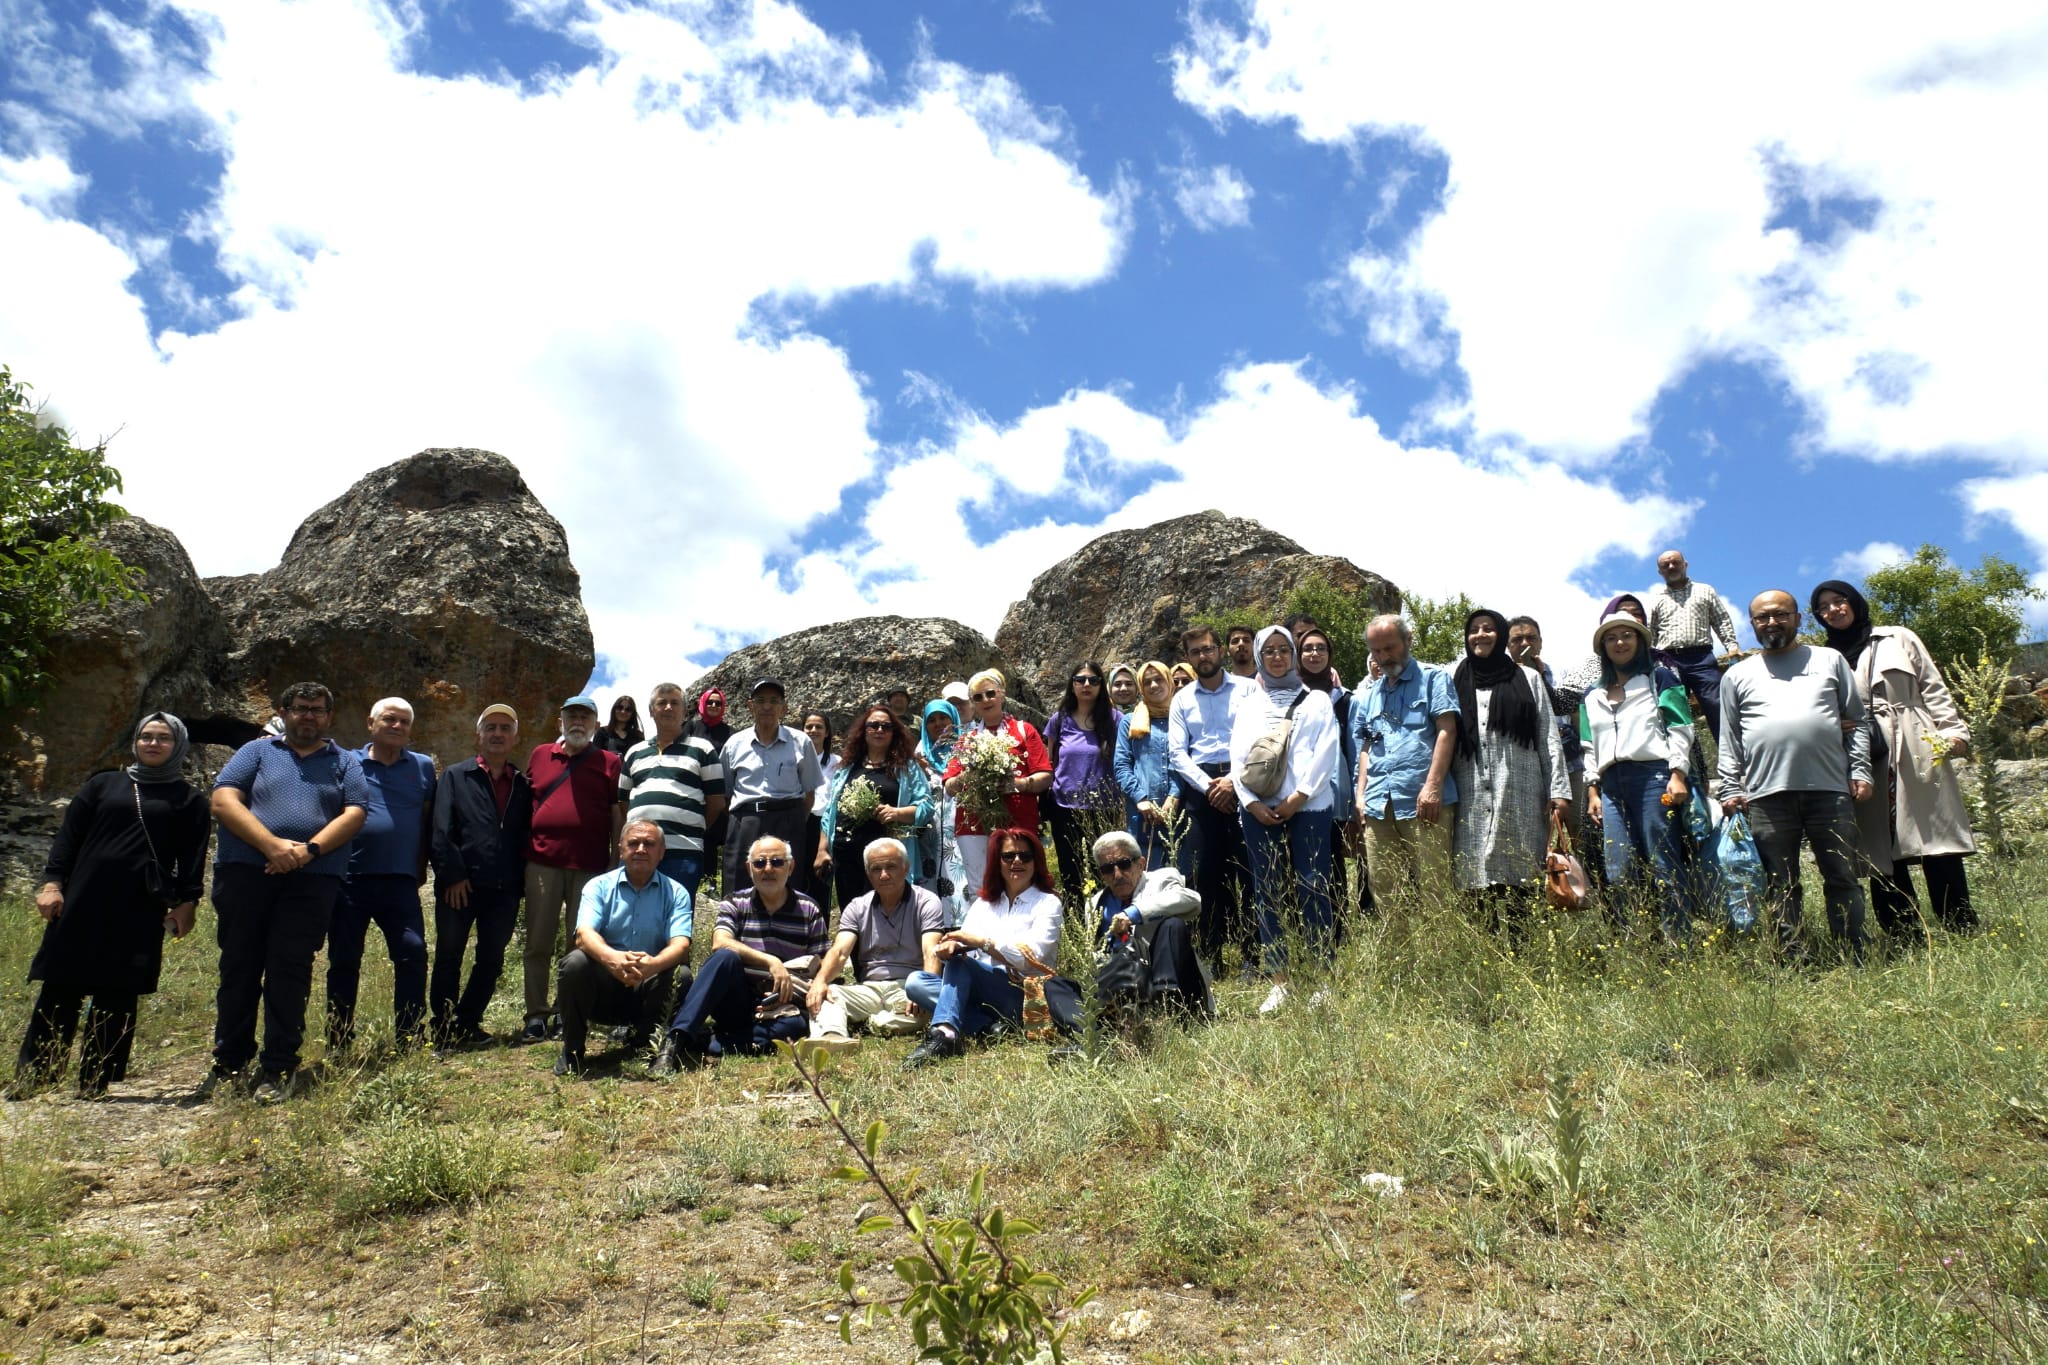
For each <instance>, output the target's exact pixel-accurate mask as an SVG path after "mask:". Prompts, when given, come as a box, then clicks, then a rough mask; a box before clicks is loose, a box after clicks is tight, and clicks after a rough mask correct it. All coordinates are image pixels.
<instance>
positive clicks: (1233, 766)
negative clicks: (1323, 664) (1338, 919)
mask: <svg viewBox="0 0 2048 1365" xmlns="http://www.w3.org/2000/svg"><path fill="white" fill-rule="evenodd" d="M1252 657H1253V658H1255V659H1257V660H1258V664H1259V671H1258V675H1257V677H1256V679H1255V685H1254V686H1250V687H1245V688H1242V689H1240V690H1239V692H1238V696H1237V701H1236V703H1235V709H1234V710H1233V712H1232V715H1231V723H1230V780H1231V782H1232V784H1233V785H1234V786H1235V787H1236V788H1237V799H1238V803H1239V811H1238V818H1239V820H1240V821H1241V823H1242V825H1243V827H1244V843H1245V859H1246V861H1247V862H1249V863H1250V864H1251V873H1252V898H1253V900H1254V901H1255V902H1257V904H1258V907H1259V942H1260V944H1261V945H1263V947H1264V949H1265V967H1266V972H1267V974H1268V975H1269V976H1270V977H1271V978H1272V981H1273V989H1272V990H1271V991H1269V992H1267V995H1266V999H1265V1001H1264V1003H1262V1004H1261V1005H1260V1006H1259V1013H1260V1014H1272V1013H1273V1012H1274V1011H1276V1010H1278V1009H1279V1008H1280V1007H1281V1006H1282V1005H1284V1004H1285V1003H1286V1002H1287V948H1286V944H1285V942H1284V941H1283V940H1284V936H1285V926H1284V925H1283V922H1282V916H1283V914H1284V913H1286V912H1288V911H1296V912H1298V913H1299V916H1300V925H1301V930H1302V936H1303V937H1304V938H1305V939H1306V940H1307V942H1308V945H1309V948H1310V949H1311V950H1312V951H1314V952H1315V953H1317V954H1319V955H1323V956H1327V955H1328V954H1329V953H1330V952H1331V951H1332V949H1333V948H1334V946H1335V945H1334V940H1333V932H1332V931H1333V929H1334V919H1335V916H1334V913H1333V911H1332V909H1331V903H1330V877H1331V872H1330V836H1331V816H1332V812H1333V811H1334V810H1335V808H1336V797H1335V796H1334V794H1333V793H1332V792H1331V790H1330V774H1331V773H1332V772H1333V771H1334V770H1335V768H1336V764H1337V747H1338V746H1337V718H1336V715H1335V714H1334V713H1333V712H1332V711H1331V709H1330V698H1329V696H1328V695H1327V694H1326V693H1323V692H1318V691H1317V690H1316V689H1315V688H1313V687H1309V686H1307V685H1306V684H1304V683H1303V682H1302V680H1301V673H1300V671H1299V670H1298V669H1297V668H1296V666H1295V654H1294V638H1293V637H1292V636H1290V635H1289V634H1288V633H1287V631H1286V629H1285V628H1284V627H1281V626H1267V627H1266V628H1265V629H1264V630H1262V631H1260V632H1259V633H1258V635H1257V636H1256V637H1255V638H1254V639H1253V640H1252ZM1283 722H1284V723H1285V724H1286V726H1287V752H1286V759H1285V763H1284V765H1283V767H1282V771H1281V773H1280V781H1279V784H1278V785H1277V786H1276V787H1274V788H1273V789H1272V791H1271V793H1270V794H1269V795H1265V796H1261V795H1260V794H1259V793H1257V792H1256V791H1254V790H1253V789H1252V784H1253V781H1254V780H1255V779H1253V778H1252V777H1251V775H1250V774H1248V772H1247V769H1246V764H1247V760H1248V759H1249V758H1250V757H1251V752H1252V748H1253V746H1254V745H1255V744H1257V743H1258V741H1259V740H1260V739H1261V738H1262V737H1264V736H1266V735H1268V734H1273V733H1275V732H1276V731H1277V730H1278V729H1279V727H1280V726H1281V725H1282V724H1283Z"/></svg>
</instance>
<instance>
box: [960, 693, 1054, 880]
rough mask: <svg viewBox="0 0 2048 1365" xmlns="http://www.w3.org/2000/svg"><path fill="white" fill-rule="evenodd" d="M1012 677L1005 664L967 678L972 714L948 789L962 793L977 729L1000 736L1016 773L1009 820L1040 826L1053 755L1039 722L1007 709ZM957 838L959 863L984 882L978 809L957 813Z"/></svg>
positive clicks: (1007, 801) (1007, 800)
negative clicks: (966, 754)
mask: <svg viewBox="0 0 2048 1365" xmlns="http://www.w3.org/2000/svg"><path fill="white" fill-rule="evenodd" d="M1008 695H1009V682H1008V680H1007V679H1005V678H1004V677H1003V673H1002V670H1001V669H998V668H984V669H982V670H981V672H979V673H977V674H975V675H974V676H973V677H971V678H969V679H968V680H967V704H968V706H969V708H970V709H971V711H972V715H973V719H972V720H970V721H969V722H968V725H967V730H966V733H964V734H962V735H961V736H960V744H959V745H956V746H954V749H953V756H952V757H951V758H950V759H949V760H947V763H946V777H945V787H946V790H947V791H948V792H949V793H951V794H952V795H955V796H958V795H959V794H960V788H961V784H962V781H963V777H962V774H963V773H964V772H965V771H966V767H965V765H964V764H963V763H962V762H961V749H962V747H963V746H964V745H966V744H967V743H969V742H971V741H972V740H973V738H974V737H975V736H976V735H978V734H992V735H1001V736H1002V737H1003V741H1004V743H1005V744H1006V745H1007V746H1008V747H1009V750H1010V761H1011V764H1012V773H1011V777H1010V789H1009V794H1008V795H1007V796H1005V797H1004V798H1003V805H1004V807H1005V813H1006V814H1007V816H1008V820H1007V822H1006V823H1007V824H1008V825H1009V826H1012V827H1015V828H1018V829H1029V830H1036V829H1037V828H1038V797H1039V793H1041V792H1043V791H1044V790H1045V789H1046V788H1048V787H1050V786H1051V785H1052V760H1051V758H1049V757H1048V756H1047V755H1046V752H1045V739H1044V737H1043V736H1042V735H1040V734H1039V733H1038V727H1037V726H1035V725H1033V724H1032V723H1031V722H1030V721H1028V720H1019V719H1018V718H1017V717H1015V716H1013V715H1011V714H1010V713H1009V712H1008V711H1006V710H1004V709H1003V703H1004V701H1005V699H1006V698H1007V697H1008ZM953 839H954V842H955V843H957V844H958V845H959V846H960V862H961V865H962V867H963V869H964V870H965V872H966V874H967V883H966V884H967V885H968V886H980V885H981V883H982V873H983V872H985V871H986V870H987V868H988V832H987V830H986V829H984V828H983V827H982V824H981V822H980V821H979V820H977V819H976V818H975V813H974V812H973V811H970V810H968V809H967V807H966V806H965V805H964V804H962V805H960V806H958V808H957V809H956V810H955V812H954V815H953Z"/></svg>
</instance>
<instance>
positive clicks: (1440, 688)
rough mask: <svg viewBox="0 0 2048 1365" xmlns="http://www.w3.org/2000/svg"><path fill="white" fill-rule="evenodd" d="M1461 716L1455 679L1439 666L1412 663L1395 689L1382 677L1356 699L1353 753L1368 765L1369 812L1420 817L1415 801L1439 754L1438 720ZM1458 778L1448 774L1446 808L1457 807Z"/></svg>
mask: <svg viewBox="0 0 2048 1365" xmlns="http://www.w3.org/2000/svg"><path fill="white" fill-rule="evenodd" d="M1457 714H1458V693H1457V690H1456V689H1455V688H1453V687H1452V686H1451V675H1450V673H1449V672H1448V671H1446V670H1444V669H1441V668H1438V667H1437V666H1436V665H1435V664H1425V663H1417V662H1415V661H1414V660H1412V659H1411V660H1410V661H1409V663H1408V667H1406V668H1405V669H1403V670H1402V671H1401V677H1400V679H1399V680H1398V681H1396V682H1395V683H1394V684H1393V685H1392V686H1391V687H1390V686H1388V684H1387V681H1386V679H1384V678H1381V679H1379V680H1377V681H1374V682H1369V683H1366V684H1365V685H1364V686H1363V687H1361V688H1359V690H1358V691H1356V692H1354V693H1353V694H1352V696H1351V744H1352V750H1353V752H1354V753H1356V754H1357V755H1358V756H1359V758H1358V761H1359V762H1361V763H1363V764H1365V765H1366V779H1365V813H1366V814H1367V815H1368V816H1370V817H1372V818H1374V819H1379V818H1381V817H1383V816H1385V815H1386V814H1387V812H1388V809H1389V807H1391V808H1392V811H1393V816H1394V818H1395V819H1396V820H1413V819H1414V818H1415V800H1416V798H1417V797H1419V796H1420V795H1421V794H1422V784H1423V783H1424V782H1425V781H1426V780H1428V778H1429V762H1430V759H1431V757H1433V756H1434V754H1435V753H1436V718H1437V717H1438V716H1444V715H1450V716H1455V715H1457ZM1457 800H1458V783H1457V779H1456V778H1454V777H1452V776H1451V774H1450V772H1449V771H1448V770H1447V771H1446V772H1445V773H1444V804H1445V805H1446V806H1449V805H1454V804H1456V802H1457Z"/></svg>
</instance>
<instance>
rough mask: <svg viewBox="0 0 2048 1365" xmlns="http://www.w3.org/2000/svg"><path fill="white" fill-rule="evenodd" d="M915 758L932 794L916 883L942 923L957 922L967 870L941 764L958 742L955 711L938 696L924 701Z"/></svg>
mask: <svg viewBox="0 0 2048 1365" xmlns="http://www.w3.org/2000/svg"><path fill="white" fill-rule="evenodd" d="M922 720H923V724H922V725H920V726H919V727H918V729H919V731H920V735H919V739H918V743H917V752H916V757H917V761H918V765H919V766H920V767H922V768H923V769H924V776H925V786H926V788H927V789H928V790H929V792H930V794H931V803H932V813H931V818H930V819H929V820H927V821H926V822H925V826H924V829H923V830H922V831H920V832H919V835H918V844H919V859H920V861H922V863H923V864H924V871H923V875H922V876H920V877H919V878H918V882H919V884H920V885H923V886H928V887H930V888H931V889H932V891H933V893H934V894H936V895H937V896H938V898H939V900H940V901H941V902H943V903H944V904H945V907H946V922H947V923H948V924H958V923H959V922H960V913H961V911H962V910H964V909H965V908H966V901H967V898H966V894H965V893H966V890H967V880H966V878H967V870H966V868H965V866H964V865H963V864H962V863H961V860H960V846H959V844H958V843H957V842H956V840H955V838H954V834H953V815H954V808H955V805H956V804H957V803H956V802H955V801H954V800H953V798H952V796H951V795H949V794H948V793H947V791H946V786H945V780H944V779H945V776H946V764H947V763H949V762H951V761H952V758H953V745H954V742H955V741H957V740H958V739H959V738H960V711H959V708H958V707H956V706H954V705H953V703H952V702H950V701H947V700H946V699H945V698H944V697H938V698H935V699H933V700H932V701H928V702H926V703H925V707H924V715H923V717H922Z"/></svg>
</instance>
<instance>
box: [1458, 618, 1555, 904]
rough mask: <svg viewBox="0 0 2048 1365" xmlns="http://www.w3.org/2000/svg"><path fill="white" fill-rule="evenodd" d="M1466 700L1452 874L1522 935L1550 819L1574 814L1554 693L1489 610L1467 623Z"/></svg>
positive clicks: (1461, 687)
mask: <svg viewBox="0 0 2048 1365" xmlns="http://www.w3.org/2000/svg"><path fill="white" fill-rule="evenodd" d="M1451 685H1452V686H1453V687H1454V688H1455V689H1456V690H1457V693H1458V711H1459V714H1458V747H1457V752H1456V753H1455V754H1454V755H1453V757H1452V759H1451V771H1452V773H1453V774H1454V775H1455V776H1456V778H1457V781H1458V824H1457V829H1456V830H1455V832H1454V833H1453V834H1452V837H1451V867H1452V873H1453V877H1454V879H1455V880H1456V882H1457V884H1458V886H1459V888H1460V889H1461V890H1463V891H1466V892H1469V893H1470V894H1471V896H1472V899H1473V901H1474V903H1475V908H1476V909H1479V910H1481V911H1483V912H1484V913H1485V915H1486V918H1487V919H1488V921H1489V922H1491V923H1492V924H1493V925H1494V926H1495V927H1497V928H1498V927H1510V928H1511V927H1513V925H1514V922H1515V918H1516V917H1515V915H1514V913H1513V912H1514V909H1515V906H1516V902H1517V901H1518V900H1521V899H1523V898H1524V897H1525V896H1526V895H1527V892H1528V891H1529V889H1530V888H1531V887H1533V885H1534V884H1535V883H1536V882H1538V881H1540V880H1541V879H1542V877H1543V860H1544V850H1545V848H1546V846H1547V844H1548V843H1549V829H1548V819H1549V816H1550V815H1551V813H1552V812H1555V813H1557V814H1558V815H1559V816H1562V815H1563V813H1564V812H1565V810H1566V809H1567V808H1569V807H1570V805H1571V798H1572V786H1571V776H1570V774H1569V773H1568V772H1566V770H1565V766H1564V748H1563V746H1562V744H1561V743H1560V742H1559V739H1558V734H1557V721H1556V718H1555V715H1554V713H1553V712H1552V711H1551V709H1550V689H1549V688H1547V687H1545V686H1544V685H1543V678H1542V675H1541V674H1539V673H1537V672H1536V670H1535V669H1533V668H1525V667H1523V666H1522V665H1521V664H1518V663H1516V662H1515V661H1514V660H1513V659H1511V658H1509V657H1508V620H1507V618H1506V617H1505V616H1502V615H1501V614H1500V613H1499V612H1497V611H1490V610H1487V609H1486V608H1483V607H1482V608H1481V609H1480V610H1478V611H1475V612H1473V613H1472V614H1471V615H1470V616H1467V617H1466V618H1465V657H1464V659H1463V660H1461V661H1460V662H1459V664H1458V666H1457V668H1456V669H1455V670H1454V671H1453V672H1452V674H1451Z"/></svg>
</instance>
